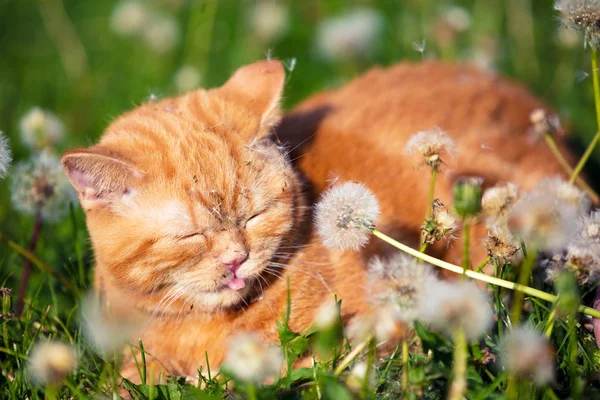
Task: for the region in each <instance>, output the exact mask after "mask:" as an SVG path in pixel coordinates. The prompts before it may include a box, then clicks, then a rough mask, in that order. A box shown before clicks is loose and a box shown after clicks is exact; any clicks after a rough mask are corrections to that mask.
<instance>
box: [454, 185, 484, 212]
mask: <svg viewBox="0 0 600 400" xmlns="http://www.w3.org/2000/svg"><path fill="white" fill-rule="evenodd" d="M481 182H482V179H481V178H463V179H460V180H459V181H458V182H457V183H456V185H454V209H455V211H456V214H458V216H459V217H461V218H462V219H467V218H469V217H476V216H477V214H479V212H480V211H481V196H482V193H483V190H482V189H481Z"/></svg>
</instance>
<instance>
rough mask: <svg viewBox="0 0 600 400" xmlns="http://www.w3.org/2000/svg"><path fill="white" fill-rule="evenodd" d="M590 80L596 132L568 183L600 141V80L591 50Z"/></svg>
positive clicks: (574, 177)
mask: <svg viewBox="0 0 600 400" xmlns="http://www.w3.org/2000/svg"><path fill="white" fill-rule="evenodd" d="M592 78H593V82H594V103H595V105H596V122H597V124H598V132H596V135H594V138H593V139H592V141H591V142H590V144H589V145H588V147H587V149H585V152H584V153H583V155H582V156H581V158H580V159H579V162H578V163H577V166H576V167H575V170H574V171H573V173H572V174H571V179H569V183H573V182H575V179H577V177H578V176H579V174H580V173H581V171H582V170H583V167H584V166H585V164H586V163H587V161H588V160H589V158H590V156H591V155H592V152H593V151H594V149H595V148H596V145H597V144H598V142H599V141H600V79H599V77H598V51H597V50H596V49H594V48H592Z"/></svg>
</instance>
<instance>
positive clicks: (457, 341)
mask: <svg viewBox="0 0 600 400" xmlns="http://www.w3.org/2000/svg"><path fill="white" fill-rule="evenodd" d="M452 370H453V376H454V377H453V379H452V385H451V386H450V392H449V393H448V399H449V400H462V399H463V396H464V393H465V391H466V389H467V338H466V336H465V331H464V329H462V328H458V329H457V330H456V332H454V364H453V366H452Z"/></svg>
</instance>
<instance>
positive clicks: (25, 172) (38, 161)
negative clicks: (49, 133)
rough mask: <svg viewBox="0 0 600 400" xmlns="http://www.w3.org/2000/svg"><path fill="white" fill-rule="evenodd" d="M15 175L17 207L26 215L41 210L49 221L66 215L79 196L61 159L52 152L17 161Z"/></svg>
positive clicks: (13, 192) (12, 188) (13, 185)
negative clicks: (70, 205) (71, 203)
mask: <svg viewBox="0 0 600 400" xmlns="http://www.w3.org/2000/svg"><path fill="white" fill-rule="evenodd" d="M11 178H12V182H11V185H10V192H11V201H12V204H13V207H14V208H15V209H16V210H18V211H20V212H22V213H24V214H33V215H35V214H37V213H39V214H40V216H41V217H42V219H44V220H45V221H49V222H52V221H57V220H58V219H60V218H61V217H63V216H64V215H65V214H66V213H67V212H68V210H69V203H70V202H71V201H75V199H76V197H75V192H74V191H73V187H72V186H71V184H70V183H69V180H68V179H67V177H66V175H65V173H64V171H63V168H62V165H61V163H60V160H59V159H58V158H57V157H56V156H54V155H53V154H52V153H50V152H49V151H42V152H40V153H38V154H36V155H35V156H33V157H32V158H31V159H30V160H29V161H25V162H21V163H19V164H17V165H16V166H15V169H14V172H13V174H12V175H11Z"/></svg>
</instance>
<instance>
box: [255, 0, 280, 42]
mask: <svg viewBox="0 0 600 400" xmlns="http://www.w3.org/2000/svg"><path fill="white" fill-rule="evenodd" d="M248 17H249V24H250V29H251V31H252V33H253V34H254V35H255V36H256V37H258V38H259V39H260V40H262V41H263V42H272V41H274V40H277V39H279V38H280V37H281V36H283V34H285V32H286V30H287V28H288V25H289V23H288V8H287V7H286V6H285V4H283V3H282V2H274V1H259V2H258V3H256V4H254V5H253V6H252V7H251V8H250V10H249V14H248Z"/></svg>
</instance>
